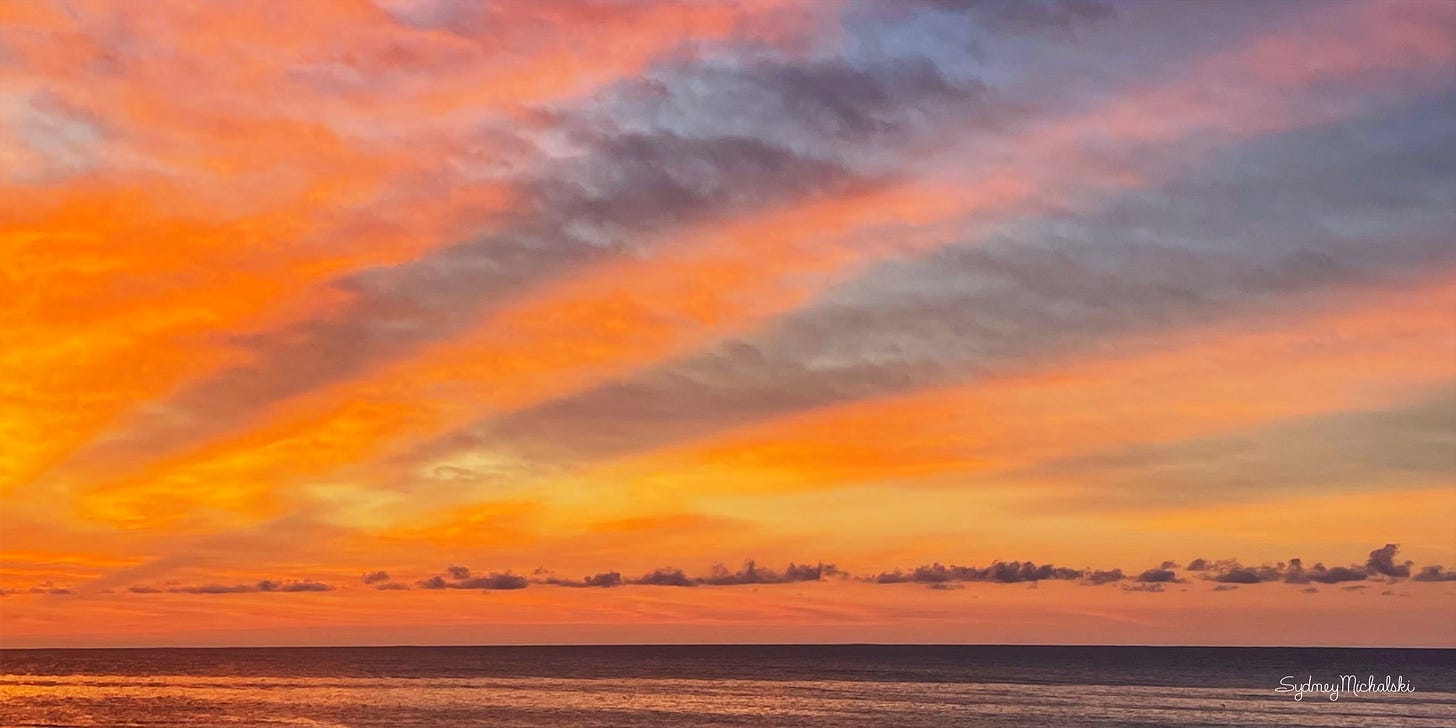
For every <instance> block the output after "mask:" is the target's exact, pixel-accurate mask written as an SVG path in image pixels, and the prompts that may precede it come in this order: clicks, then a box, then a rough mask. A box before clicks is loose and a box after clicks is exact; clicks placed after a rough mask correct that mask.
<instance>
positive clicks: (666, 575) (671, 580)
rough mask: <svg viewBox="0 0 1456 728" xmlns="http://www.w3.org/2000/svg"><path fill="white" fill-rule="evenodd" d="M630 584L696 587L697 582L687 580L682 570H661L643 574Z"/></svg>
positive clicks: (690, 579)
mask: <svg viewBox="0 0 1456 728" xmlns="http://www.w3.org/2000/svg"><path fill="white" fill-rule="evenodd" d="M628 583H631V584H642V585H646V586H697V585H698V582H697V581H696V580H694V579H692V578H689V577H688V575H687V574H685V573H683V571H682V569H673V568H661V569H653V570H652V571H649V572H647V573H646V574H643V575H642V576H640V577H638V578H636V579H633V580H631V581H630V582H628Z"/></svg>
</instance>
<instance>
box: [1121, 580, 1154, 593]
mask: <svg viewBox="0 0 1456 728" xmlns="http://www.w3.org/2000/svg"><path fill="white" fill-rule="evenodd" d="M1163 587H1164V584H1163V583H1162V582H1155V583H1152V584H1142V583H1138V584H1122V585H1121V586H1120V587H1119V588H1120V589H1122V590H1123V591H1129V592H1152V593H1154V594H1161V593H1162V592H1163Z"/></svg>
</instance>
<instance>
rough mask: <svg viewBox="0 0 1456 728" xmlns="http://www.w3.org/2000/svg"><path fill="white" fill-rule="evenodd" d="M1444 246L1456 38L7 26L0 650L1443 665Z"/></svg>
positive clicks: (1358, 24) (48, 19) (1077, 6)
mask: <svg viewBox="0 0 1456 728" xmlns="http://www.w3.org/2000/svg"><path fill="white" fill-rule="evenodd" d="M1453 230H1456V3H1451V2H1435V1H1432V2H1417V3H1414V4H1404V3H1400V2H1369V3H1359V2H1340V3H1336V2H1280V3H1263V2H1261V3H1155V2H1134V3H1116V4H1112V3H1108V4H1101V3H1097V2H1023V3H1011V2H1006V3H961V2H955V1H954V0H940V1H931V0H926V1H925V2H892V1H891V0H864V1H863V2H831V1H829V0H823V1H818V0H815V1H801V2H787V1H783V0H740V1H739V2H706V1H705V2H674V1H670V0H663V1H659V2H626V1H617V0H571V1H569V2H556V3H550V2H535V1H532V0H522V1H520V2H501V1H498V0H491V1H490V2H482V3H455V2H444V1H422V2H403V1H396V0H376V1H375V2H345V1H344V0H318V1H315V2H288V3H285V2H215V3H203V2H155V3H146V4H144V5H143V4H137V3H125V2H102V1H100V0H96V1H91V0H78V1H76V2H55V3H50V2H40V1H31V0H22V1H16V2H0V284H3V288H0V592H3V597H0V646H6V647H23V646H69V645H153V644H164V645H173V644H176V645H196V644H208V645H211V644H404V643H415V644H422V643H534V642H740V641H742V642H825V641H828V642H992V643H1023V642H1030V643H1060V642H1069V643H1137V644H1143V643H1148V644H1350V645H1364V644H1377V645H1440V646H1447V647H1456V574H1453V571H1456V234H1453V232H1452V231H1453ZM1387 545H1389V546H1387ZM1294 559H1298V561H1293V560H1294ZM1010 562H1020V563H1016V564H1012V563H1010ZM1026 562H1032V563H1031V564H1027V563H1026ZM1169 562H1171V563H1169ZM791 565H792V566H791Z"/></svg>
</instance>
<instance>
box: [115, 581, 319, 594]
mask: <svg viewBox="0 0 1456 728" xmlns="http://www.w3.org/2000/svg"><path fill="white" fill-rule="evenodd" d="M334 589H335V587H333V586H331V585H329V584H325V583H323V582H319V581H313V580H311V579H302V580H276V579H264V580H262V581H259V582H256V583H253V584H184V585H170V586H165V587H154V586H147V585H145V584H138V585H134V586H131V587H128V588H127V591H129V592H131V593H133V594H163V593H166V594H249V593H254V592H284V593H292V592H326V591H334Z"/></svg>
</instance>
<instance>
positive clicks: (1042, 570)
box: [869, 561, 1122, 584]
mask: <svg viewBox="0 0 1456 728" xmlns="http://www.w3.org/2000/svg"><path fill="white" fill-rule="evenodd" d="M1114 573H1115V574H1116V576H1117V579H1121V578H1122V572H1121V570H1115V571H1114V572H1092V571H1089V570H1085V569H1069V568H1066V567H1058V566H1053V565H1051V564H1042V565H1040V566H1038V565H1037V564H1035V563H1033V562H1031V561H993V562H991V565H990V566H987V567H984V568H978V567H975V566H957V565H954V564H952V565H950V566H946V565H943V564H941V563H939V562H936V563H933V564H930V565H928V566H917V567H915V568H914V569H911V570H909V571H901V570H899V569H896V570H894V571H884V572H880V573H879V574H877V575H876V576H874V577H872V578H870V579H869V581H872V582H874V583H876V584H903V583H918V584H936V583H945V582H968V581H970V582H975V581H980V582H995V583H999V584H1014V583H1022V582H1037V581H1046V580H1062V581H1072V580H1078V581H1083V582H1084V583H1091V581H1090V580H1091V578H1092V575H1093V574H1097V575H1099V578H1100V579H1102V581H1100V582H1098V583H1106V582H1107V581H1112V580H1115V579H1112V576H1113V574H1114Z"/></svg>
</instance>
